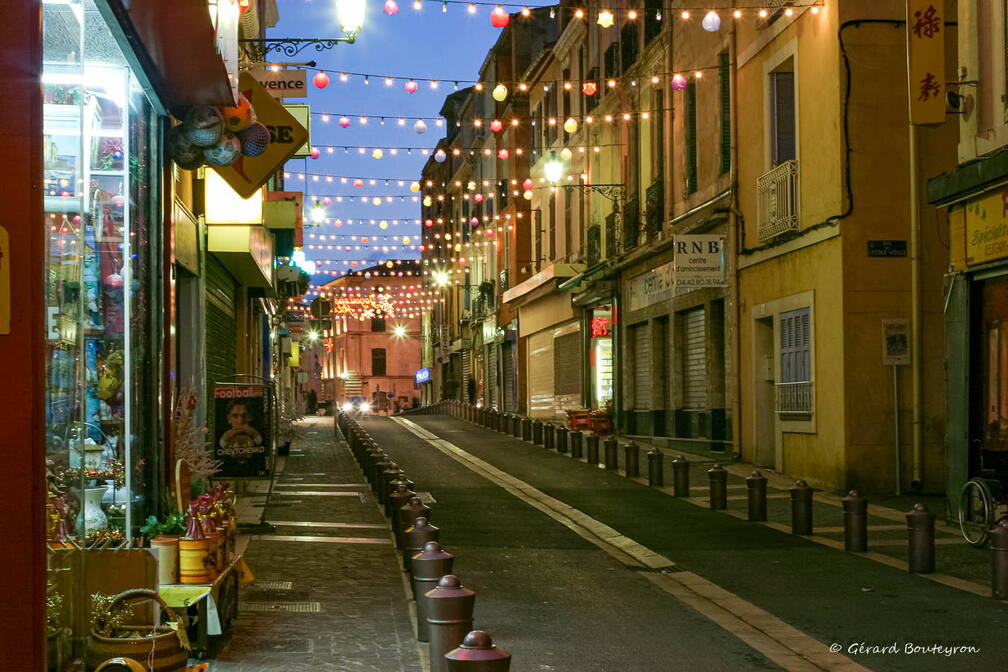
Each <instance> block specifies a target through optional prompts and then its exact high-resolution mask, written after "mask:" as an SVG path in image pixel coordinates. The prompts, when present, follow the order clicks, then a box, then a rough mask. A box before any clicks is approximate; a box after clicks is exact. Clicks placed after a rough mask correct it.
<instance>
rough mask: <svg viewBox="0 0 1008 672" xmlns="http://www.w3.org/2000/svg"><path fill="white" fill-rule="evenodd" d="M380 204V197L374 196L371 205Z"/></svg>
mask: <svg viewBox="0 0 1008 672" xmlns="http://www.w3.org/2000/svg"><path fill="white" fill-rule="evenodd" d="M381 203H382V201H381V197H380V196H375V197H374V198H372V199H371V204H372V205H381Z"/></svg>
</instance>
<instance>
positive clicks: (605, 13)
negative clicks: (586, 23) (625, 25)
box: [595, 9, 615, 28]
mask: <svg viewBox="0 0 1008 672" xmlns="http://www.w3.org/2000/svg"><path fill="white" fill-rule="evenodd" d="M595 23H597V24H598V25H600V26H602V27H603V28H611V27H612V25H613V23H615V18H614V17H613V13H612V12H610V11H609V10H608V9H603V10H602V11H600V12H599V13H598V19H596V20H595Z"/></svg>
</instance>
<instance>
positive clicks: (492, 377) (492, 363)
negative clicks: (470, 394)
mask: <svg viewBox="0 0 1008 672" xmlns="http://www.w3.org/2000/svg"><path fill="white" fill-rule="evenodd" d="M486 351H487V352H486V358H485V360H484V361H486V389H487V403H488V405H489V406H490V408H497V409H499V408H500V386H499V385H498V379H497V344H496V343H491V344H490V345H488V346H486Z"/></svg>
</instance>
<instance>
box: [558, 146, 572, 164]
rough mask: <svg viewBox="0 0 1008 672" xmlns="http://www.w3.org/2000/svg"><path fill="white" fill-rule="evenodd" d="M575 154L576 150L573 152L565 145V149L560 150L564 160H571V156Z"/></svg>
mask: <svg viewBox="0 0 1008 672" xmlns="http://www.w3.org/2000/svg"><path fill="white" fill-rule="evenodd" d="M573 156H574V152H572V151H571V150H569V149H567V148H566V147H564V148H563V149H561V150H560V158H561V159H563V160H564V161H570V160H571V157H573Z"/></svg>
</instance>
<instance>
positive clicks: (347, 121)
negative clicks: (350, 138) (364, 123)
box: [339, 117, 350, 128]
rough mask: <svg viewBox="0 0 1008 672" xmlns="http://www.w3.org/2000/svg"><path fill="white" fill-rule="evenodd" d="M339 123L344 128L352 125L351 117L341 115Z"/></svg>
mask: <svg viewBox="0 0 1008 672" xmlns="http://www.w3.org/2000/svg"><path fill="white" fill-rule="evenodd" d="M339 125H340V126H341V127H342V128H346V127H347V126H349V125H350V117H340V118H339Z"/></svg>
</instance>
